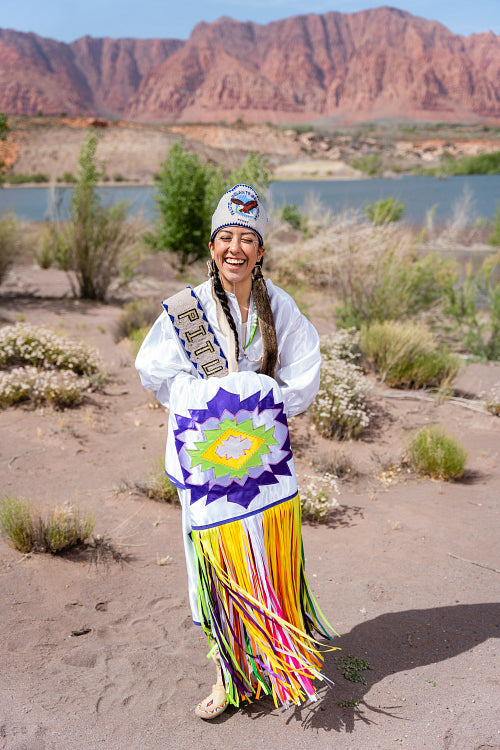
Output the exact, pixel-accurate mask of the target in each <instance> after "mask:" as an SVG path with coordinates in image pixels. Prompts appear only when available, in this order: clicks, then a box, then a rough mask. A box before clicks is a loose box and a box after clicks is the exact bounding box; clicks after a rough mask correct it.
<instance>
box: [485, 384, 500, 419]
mask: <svg viewBox="0 0 500 750" xmlns="http://www.w3.org/2000/svg"><path fill="white" fill-rule="evenodd" d="M484 408H485V409H486V411H489V413H490V414H493V415H494V416H495V417H500V383H496V384H495V385H494V386H493V388H491V389H490V391H489V393H488V394H487V396H486V398H485V401H484Z"/></svg>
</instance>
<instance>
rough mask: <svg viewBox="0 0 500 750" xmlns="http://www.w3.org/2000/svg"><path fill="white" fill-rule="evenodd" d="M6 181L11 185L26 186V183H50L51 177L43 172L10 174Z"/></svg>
mask: <svg viewBox="0 0 500 750" xmlns="http://www.w3.org/2000/svg"><path fill="white" fill-rule="evenodd" d="M5 181H6V182H8V183H9V185H24V184H25V183H27V182H28V183H31V182H34V183H42V182H49V176H48V175H46V174H43V173H42V172H35V174H8V175H7V176H6V178H5Z"/></svg>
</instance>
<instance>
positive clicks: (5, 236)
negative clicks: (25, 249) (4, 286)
mask: <svg viewBox="0 0 500 750" xmlns="http://www.w3.org/2000/svg"><path fill="white" fill-rule="evenodd" d="M19 250H20V237H19V228H18V225H17V221H16V218H15V217H14V214H13V213H11V212H10V211H8V212H6V213H4V214H3V216H2V217H1V218H0V284H1V283H2V281H3V280H4V278H5V275H6V273H7V271H8V270H9V268H10V267H11V266H12V264H13V263H14V261H15V259H16V257H17V255H18V254H19Z"/></svg>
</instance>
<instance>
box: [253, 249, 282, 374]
mask: <svg viewBox="0 0 500 750" xmlns="http://www.w3.org/2000/svg"><path fill="white" fill-rule="evenodd" d="M252 292H253V300H254V303H255V307H256V309H257V317H258V319H259V328H260V335H261V338H262V364H261V366H260V370H259V372H260V373H261V374H262V375H269V377H271V378H274V376H275V372H276V365H277V362H278V339H277V336H276V326H275V324H274V315H273V311H272V309H271V301H270V299H269V294H268V291H267V287H266V282H265V281H264V277H263V276H262V258H261V260H260V261H258V263H257V264H256V265H255V267H254V269H253V271H252Z"/></svg>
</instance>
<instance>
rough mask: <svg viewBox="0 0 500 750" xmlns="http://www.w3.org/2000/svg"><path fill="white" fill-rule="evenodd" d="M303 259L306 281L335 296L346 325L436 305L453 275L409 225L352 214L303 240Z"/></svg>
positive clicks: (339, 315)
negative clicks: (424, 249)
mask: <svg viewBox="0 0 500 750" xmlns="http://www.w3.org/2000/svg"><path fill="white" fill-rule="evenodd" d="M284 260H285V259H284ZM301 260H302V264H303V265H302V270H303V272H304V273H306V274H307V276H308V278H309V280H310V282H311V283H312V284H316V285H319V286H324V287H325V286H326V287H329V288H330V289H331V290H332V291H333V292H334V293H335V295H336V297H337V298H338V299H339V304H338V307H337V310H336V322H337V324H338V325H341V326H343V327H346V328H349V327H350V326H355V327H356V328H359V327H360V326H361V325H362V324H363V323H369V322H371V321H372V320H390V319H395V320H401V319H404V318H410V317H413V316H415V315H419V314H421V313H423V312H424V311H427V310H429V309H435V308H436V307H437V306H438V305H441V304H442V300H443V294H444V292H445V290H446V289H447V288H448V286H449V285H450V284H452V283H453V281H454V280H455V278H456V275H457V274H456V266H455V264H454V263H453V262H451V261H448V260H443V258H441V257H440V255H439V254H438V253H427V254H426V255H421V254H420V253H419V251H418V242H417V241H416V240H415V237H414V235H413V234H412V232H411V231H409V230H408V229H404V228H402V227H399V226H398V225H397V224H395V223H386V224H382V225H380V226H374V225H372V224H368V223H367V222H365V221H362V220H360V218H359V216H357V215H356V214H352V213H351V214H341V215H339V216H337V217H336V218H335V220H334V221H332V222H331V223H329V224H328V226H326V227H324V228H323V229H321V231H319V232H317V233H316V235H315V236H314V237H312V238H311V239H310V240H309V241H308V242H307V243H304V245H303V247H302V248H301ZM282 265H283V267H285V266H286V265H289V260H288V259H286V262H282Z"/></svg>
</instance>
